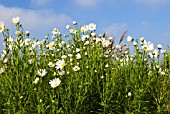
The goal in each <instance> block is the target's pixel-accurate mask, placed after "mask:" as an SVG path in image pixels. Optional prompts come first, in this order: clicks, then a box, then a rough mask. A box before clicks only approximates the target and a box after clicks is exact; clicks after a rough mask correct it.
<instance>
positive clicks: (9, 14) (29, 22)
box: [0, 5, 72, 50]
mask: <svg viewBox="0 0 170 114" xmlns="http://www.w3.org/2000/svg"><path fill="white" fill-rule="evenodd" d="M16 16H19V17H20V20H21V23H22V24H23V27H24V29H25V30H28V31H30V33H31V37H36V38H37V37H43V38H44V36H45V35H46V34H47V33H51V31H52V30H53V28H54V27H56V28H61V29H62V28H65V26H66V25H67V24H70V23H71V22H72V19H71V18H70V17H69V16H67V15H65V14H56V13H54V12H53V11H51V10H30V9H22V8H15V7H6V6H3V5H0V21H4V22H5V27H6V28H9V29H10V32H11V31H13V30H15V27H14V24H13V23H12V18H13V17H16ZM59 30H60V29H59ZM0 38H1V40H0V48H2V35H0ZM0 50H1V49H0Z"/></svg>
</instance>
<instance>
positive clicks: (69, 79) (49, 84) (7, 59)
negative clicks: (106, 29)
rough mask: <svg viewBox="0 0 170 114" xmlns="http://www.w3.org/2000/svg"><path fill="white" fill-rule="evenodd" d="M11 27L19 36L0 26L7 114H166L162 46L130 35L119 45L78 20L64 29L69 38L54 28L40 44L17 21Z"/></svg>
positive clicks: (1, 100)
mask: <svg viewBox="0 0 170 114" xmlns="http://www.w3.org/2000/svg"><path fill="white" fill-rule="evenodd" d="M12 22H13V23H14V25H15V26H16V32H15V34H16V35H15V36H11V35H10V33H9V30H8V29H7V28H5V26H4V23H3V22H0V32H1V34H3V36H4V47H5V48H4V50H3V51H2V53H1V54H0V111H1V112H3V113H4V114H6V113H8V114H28V113H29V114H42V113H43V114H45V113H47V114H48V113H49V114H90V113H92V114H98V113H100V114H144V113H146V114H165V113H168V110H169V109H170V105H169V104H170V52H168V50H164V49H162V45H160V44H158V45H157V46H154V44H153V43H151V42H149V41H146V40H145V39H144V38H143V37H142V38H133V37H131V36H126V35H127V34H126V32H127V31H125V32H124V33H123V35H122V37H121V38H120V41H119V43H118V44H115V41H114V37H112V36H108V35H107V34H106V33H105V34H102V35H101V34H97V33H96V25H95V24H94V23H90V24H88V25H83V26H80V25H78V23H77V22H75V21H73V24H72V25H71V26H70V25H67V26H66V29H68V33H69V34H67V35H62V34H61V33H60V32H59V31H58V29H56V28H54V30H53V31H52V36H51V35H47V36H46V37H45V38H44V39H43V40H41V41H40V40H39V39H36V38H30V37H29V36H30V33H29V31H24V29H23V27H22V24H21V23H20V18H19V17H15V18H13V19H12ZM126 38H127V39H126ZM65 39H67V41H66V40H65ZM122 40H127V43H126V44H122ZM130 47H133V50H132V49H130ZM132 51H133V54H131V53H132ZM169 113H170V112H169Z"/></svg>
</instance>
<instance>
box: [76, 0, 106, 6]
mask: <svg viewBox="0 0 170 114" xmlns="http://www.w3.org/2000/svg"><path fill="white" fill-rule="evenodd" d="M73 1H74V2H75V3H77V4H79V5H81V6H83V7H90V6H95V5H97V3H99V2H102V1H104V0H73Z"/></svg>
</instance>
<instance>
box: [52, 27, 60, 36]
mask: <svg viewBox="0 0 170 114" xmlns="http://www.w3.org/2000/svg"><path fill="white" fill-rule="evenodd" d="M52 33H53V35H58V34H60V32H59V31H58V29H56V28H54V29H53V31H52Z"/></svg>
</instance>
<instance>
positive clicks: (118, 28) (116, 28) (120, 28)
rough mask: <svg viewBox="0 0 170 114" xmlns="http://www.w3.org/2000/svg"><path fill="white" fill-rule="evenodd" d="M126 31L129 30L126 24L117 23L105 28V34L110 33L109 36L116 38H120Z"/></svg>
mask: <svg viewBox="0 0 170 114" xmlns="http://www.w3.org/2000/svg"><path fill="white" fill-rule="evenodd" d="M125 30H127V25H126V23H120V24H118V23H116V24H112V25H109V26H107V27H104V28H103V31H104V32H108V34H109V35H113V36H114V37H116V38H119V37H120V36H121V35H122V33H123V32H124V31H125Z"/></svg>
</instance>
